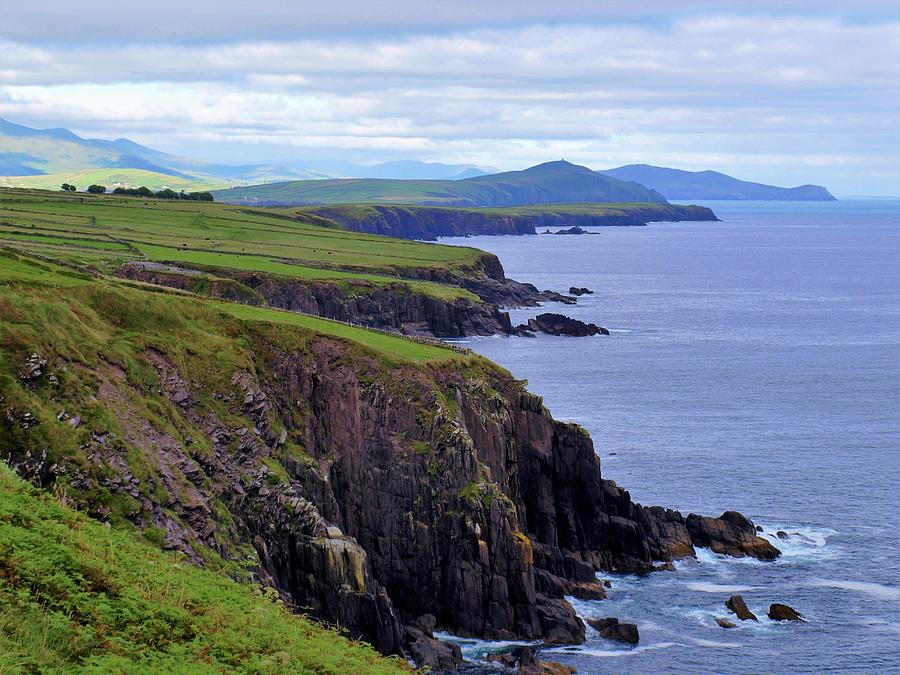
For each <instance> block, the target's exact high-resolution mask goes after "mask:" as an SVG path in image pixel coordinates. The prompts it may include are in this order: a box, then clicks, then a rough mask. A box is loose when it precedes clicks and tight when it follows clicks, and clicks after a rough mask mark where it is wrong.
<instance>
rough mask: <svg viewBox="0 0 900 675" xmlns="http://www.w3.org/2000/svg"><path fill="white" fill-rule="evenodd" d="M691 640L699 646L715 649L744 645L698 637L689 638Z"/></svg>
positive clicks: (734, 647)
mask: <svg viewBox="0 0 900 675" xmlns="http://www.w3.org/2000/svg"><path fill="white" fill-rule="evenodd" d="M691 642H693V643H694V644H696V645H697V646H699V647H713V648H715V649H740V648H741V647H743V646H744V645H742V644H740V643H738V642H716V641H715V640H701V639H700V638H691Z"/></svg>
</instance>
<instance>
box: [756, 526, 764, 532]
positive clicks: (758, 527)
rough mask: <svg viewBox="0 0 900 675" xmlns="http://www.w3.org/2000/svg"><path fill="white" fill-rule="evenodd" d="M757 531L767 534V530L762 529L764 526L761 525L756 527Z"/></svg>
mask: <svg viewBox="0 0 900 675" xmlns="http://www.w3.org/2000/svg"><path fill="white" fill-rule="evenodd" d="M756 531H757V532H765V530H763V529H762V526H761V525H757V526H756Z"/></svg>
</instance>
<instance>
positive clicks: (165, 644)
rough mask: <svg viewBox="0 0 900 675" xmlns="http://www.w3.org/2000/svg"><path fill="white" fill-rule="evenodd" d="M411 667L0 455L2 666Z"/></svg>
mask: <svg viewBox="0 0 900 675" xmlns="http://www.w3.org/2000/svg"><path fill="white" fill-rule="evenodd" d="M39 671H40V672H59V673H73V672H94V673H109V672H127V673H159V672H167V673H221V672H234V671H240V672H254V673H334V674H338V673H363V672H365V673H373V674H385V675H386V674H387V673H400V672H408V671H409V668H407V667H406V666H405V664H404V663H402V662H401V661H399V660H394V659H390V660H389V659H383V658H380V657H379V656H378V655H377V654H376V653H375V652H374V651H373V650H372V649H371V648H370V647H368V646H366V645H363V644H360V643H352V642H350V641H348V640H346V639H345V638H342V637H341V636H339V635H337V634H336V633H335V632H333V631H331V630H327V629H325V628H323V627H321V626H318V625H316V624H314V623H312V622H310V621H309V620H307V619H306V618H304V617H302V616H298V615H295V614H292V613H291V612H289V611H288V610H287V609H286V608H285V607H283V606H282V605H280V604H277V603H276V602H273V601H272V600H271V599H269V598H267V597H266V596H265V595H263V594H262V593H261V592H260V591H258V590H257V589H256V588H255V587H253V586H249V585H243V586H242V585H239V584H237V583H235V582H233V581H231V580H229V579H227V578H226V577H224V576H222V575H219V574H215V573H213V572H209V571H204V570H201V569H198V568H195V567H193V566H191V565H187V564H185V563H183V562H179V560H178V559H177V558H176V557H175V556H173V555H169V554H165V553H162V552H161V551H159V550H157V549H156V548H155V547H153V546H151V545H150V544H149V543H148V542H146V541H142V540H140V539H139V538H138V537H137V536H136V535H134V534H132V533H130V532H127V531H124V530H119V529H115V528H113V529H111V528H107V527H104V526H103V525H102V524H100V523H99V522H96V521H93V520H91V519H89V518H87V517H85V516H84V515H82V514H80V513H78V512H75V511H73V510H71V509H69V508H66V507H64V506H62V505H61V504H60V503H59V502H57V501H56V500H54V499H53V498H52V497H50V496H48V495H47V494H44V493H41V492H40V491H38V490H36V489H35V488H32V487H31V486H29V485H28V484H26V483H25V482H24V481H22V480H21V479H19V478H18V477H16V476H15V475H14V474H13V472H12V471H11V470H10V469H9V468H7V467H6V466H3V465H0V672H39Z"/></svg>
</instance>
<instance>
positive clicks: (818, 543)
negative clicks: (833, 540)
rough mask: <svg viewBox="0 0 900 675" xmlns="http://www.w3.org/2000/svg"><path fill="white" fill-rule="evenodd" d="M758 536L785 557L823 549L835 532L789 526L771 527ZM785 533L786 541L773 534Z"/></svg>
mask: <svg viewBox="0 0 900 675" xmlns="http://www.w3.org/2000/svg"><path fill="white" fill-rule="evenodd" d="M764 530H765V531H764V532H761V533H760V535H761V536H762V537H764V538H766V539H768V540H769V541H770V542H772V544H773V545H774V546H775V547H776V548H778V549H780V550H781V553H782V554H783V555H786V556H790V555H802V554H806V553H809V552H810V549H817V548H823V547H825V546H827V544H828V538H829V537H832V536H834V535H835V534H837V531H836V530H832V529H831V528H827V527H791V526H790V525H773V526H771V527H766V528H764ZM776 532H785V533H786V534H787V535H788V538H787V539H780V538H779V537H778V536H777V535H776V534H775V533H776Z"/></svg>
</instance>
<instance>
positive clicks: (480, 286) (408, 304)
mask: <svg viewBox="0 0 900 675" xmlns="http://www.w3.org/2000/svg"><path fill="white" fill-rule="evenodd" d="M498 265H499V263H498ZM408 273H409V274H411V275H413V278H416V279H421V280H427V281H438V282H440V283H446V284H449V285H455V286H459V287H461V288H466V289H467V290H470V291H471V292H472V293H474V294H475V295H473V296H472V298H473V299H469V298H444V297H437V296H435V295H432V294H429V293H423V292H417V291H416V290H415V288H414V287H410V286H409V285H407V284H405V283H401V282H400V280H399V279H398V283H396V284H391V285H375V284H372V283H370V282H367V281H365V280H362V279H359V280H352V281H349V282H344V283H335V282H328V281H318V280H304V279H290V278H285V277H279V276H277V275H271V274H262V273H259V272H240V271H237V270H228V269H223V268H215V269H212V270H207V271H206V272H203V273H200V271H198V270H196V269H193V268H190V267H176V266H172V265H159V264H154V263H145V262H137V261H136V262H131V263H128V264H126V265H123V266H122V267H121V268H119V270H118V271H117V275H118V276H120V277H122V278H125V279H131V280H134V281H141V282H144V283H148V284H153V285H156V286H166V287H169V288H177V289H180V290H185V291H190V292H193V293H198V294H200V295H206V296H209V297H212V298H219V299H223V300H230V301H233V302H240V303H243V304H248V305H260V306H268V307H276V308H278V309H287V310H290V311H294V312H302V313H304V314H310V315H313V316H321V317H325V318H327V319H335V320H338V321H345V322H348V323H354V324H360V325H363V326H367V327H370V328H377V329H380V330H389V331H394V332H397V333H401V334H403V335H420V336H433V337H441V338H458V337H465V336H468V335H498V334H499V335H507V334H509V333H510V332H511V330H512V325H511V323H510V319H509V314H507V313H506V312H504V311H501V310H500V306H501V305H504V306H510V305H517V306H532V305H535V304H537V302H538V301H540V300H541V299H542V297H541V295H540V293H539V292H538V290H537V289H536V288H535V287H534V286H531V285H529V284H520V283H518V282H516V281H512V280H509V279H505V278H503V277H502V274H503V272H502V268H500V270H499V275H500V278H499V279H498V278H494V277H491V276H488V275H487V274H465V275H460V274H455V273H451V272H436V271H434V270H430V269H419V270H411V271H410V272H408Z"/></svg>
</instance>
